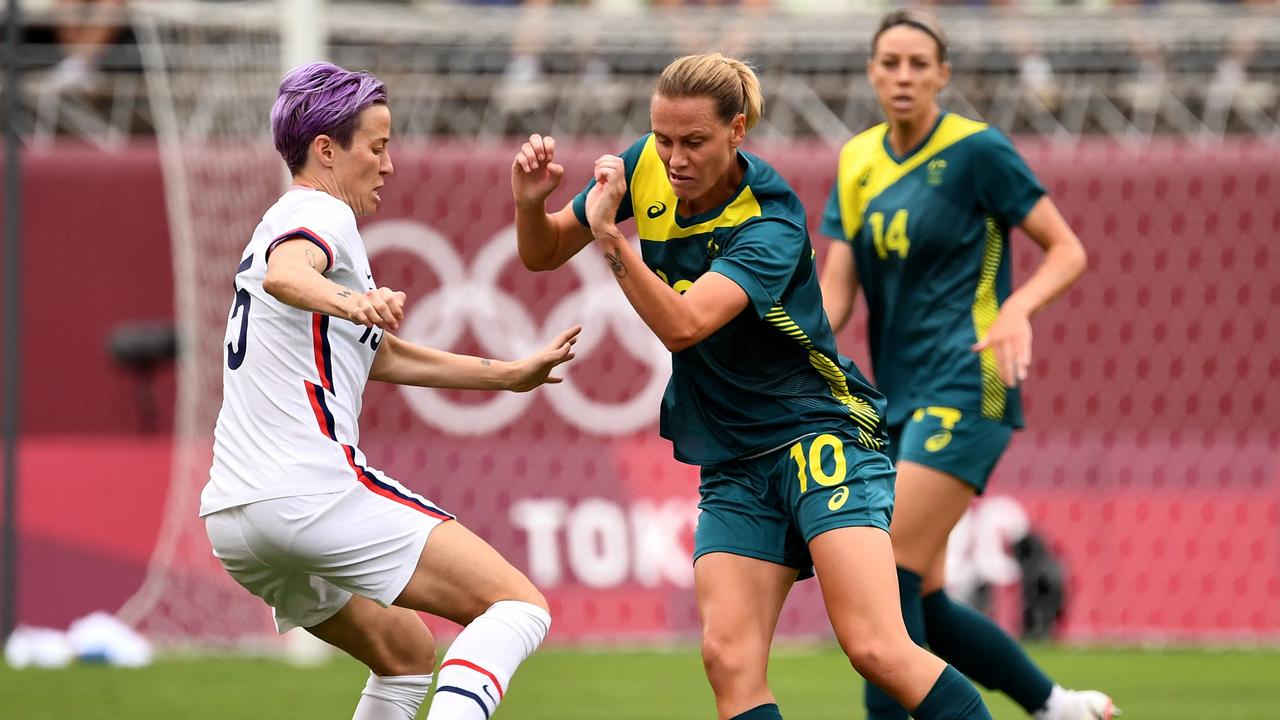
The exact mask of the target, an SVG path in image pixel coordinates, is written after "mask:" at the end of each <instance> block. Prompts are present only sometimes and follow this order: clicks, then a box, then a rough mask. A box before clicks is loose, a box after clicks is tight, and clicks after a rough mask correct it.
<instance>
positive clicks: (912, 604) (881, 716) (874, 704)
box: [864, 567, 925, 720]
mask: <svg viewBox="0 0 1280 720" xmlns="http://www.w3.org/2000/svg"><path fill="white" fill-rule="evenodd" d="M920 585H921V580H920V576H919V575H917V574H915V573H913V572H911V571H910V570H907V569H906V568H901V567H900V568H898V598H899V600H900V601H901V603H902V621H903V622H904V623H905V624H906V626H907V634H908V635H910V636H911V639H912V640H914V641H915V642H916V644H917V645H921V646H923V645H924V643H925V624H924V613H923V611H922V610H921V607H920ZM864 699H865V702H866V705H867V717H868V718H869V720H906V718H907V711H906V709H905V708H903V707H902V706H901V705H899V704H898V701H897V700H894V699H893V698H891V697H889V694H888V693H886V692H885V691H883V690H881V689H880V688H878V687H876V686H875V685H873V684H871V683H867V689H866V694H865V696H864Z"/></svg>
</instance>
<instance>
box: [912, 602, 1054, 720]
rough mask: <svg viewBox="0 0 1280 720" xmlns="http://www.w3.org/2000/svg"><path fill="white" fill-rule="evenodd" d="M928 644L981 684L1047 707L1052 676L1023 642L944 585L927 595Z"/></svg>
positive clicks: (1030, 708)
mask: <svg viewBox="0 0 1280 720" xmlns="http://www.w3.org/2000/svg"><path fill="white" fill-rule="evenodd" d="M921 607H922V608H923V610H924V626H925V632H926V633H927V634H928V637H929V647H930V648H932V649H933V652H934V653H935V654H937V655H938V657H940V658H942V659H943V660H946V661H947V662H949V663H951V664H952V665H954V666H955V668H956V669H957V670H959V671H960V672H962V673H964V674H965V675H968V676H969V677H970V678H972V679H973V680H974V681H976V682H977V683H978V684H980V685H982V686H983V687H986V688H989V689H991V690H998V691H1000V692H1002V693H1004V694H1006V695H1008V696H1009V697H1010V698H1011V699H1012V700H1013V701H1014V702H1016V703H1018V704H1019V705H1021V706H1022V707H1023V708H1024V709H1025V710H1026V711H1027V712H1029V713H1032V712H1035V711H1037V710H1039V709H1040V708H1042V707H1044V705H1045V703H1046V702H1047V701H1048V700H1049V693H1050V692H1052V691H1053V681H1052V680H1050V679H1049V678H1048V676H1046V675H1045V674H1044V672H1043V671H1041V670H1040V668H1039V667H1038V666H1036V664H1035V663H1034V662H1032V660H1031V658H1030V657H1028V656H1027V653H1026V652H1025V651H1024V650H1023V649H1022V646H1021V645H1019V644H1018V643H1017V641H1016V640H1014V639H1013V638H1012V637H1009V634H1008V633H1006V632H1005V631H1004V630H1003V629H1001V627H1000V626H999V625H997V624H995V623H994V622H992V620H991V619H990V618H988V617H987V616H986V615H983V614H982V613H980V612H977V611H976V610H974V609H972V608H970V607H968V606H966V605H962V604H960V603H955V602H952V601H951V598H949V597H947V593H946V592H945V591H943V590H939V591H937V592H933V593H929V595H927V596H926V597H924V598H923V599H922V602H921Z"/></svg>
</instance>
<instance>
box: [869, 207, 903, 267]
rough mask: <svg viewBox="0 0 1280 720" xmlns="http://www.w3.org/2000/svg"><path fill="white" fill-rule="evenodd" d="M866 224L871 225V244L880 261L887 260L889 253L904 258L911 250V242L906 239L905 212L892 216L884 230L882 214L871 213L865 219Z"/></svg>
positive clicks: (898, 212)
mask: <svg viewBox="0 0 1280 720" xmlns="http://www.w3.org/2000/svg"><path fill="white" fill-rule="evenodd" d="M867 222H868V223H869V224H870V225H871V242H872V244H873V245H874V246H875V248H876V255H877V256H879V257H880V259H881V260H888V259H889V253H891V252H892V253H897V254H898V257H900V258H905V257H906V256H907V251H908V250H910V249H911V240H910V239H909V238H908V237H907V211H906V210H905V209H904V210H899V211H897V212H896V213H894V214H893V219H892V220H890V221H889V227H888V229H887V230H886V228H885V226H884V213H882V212H873V213H871V215H869V216H868V217H867Z"/></svg>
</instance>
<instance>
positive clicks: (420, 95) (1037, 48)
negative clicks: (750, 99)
mask: <svg viewBox="0 0 1280 720" xmlns="http://www.w3.org/2000/svg"><path fill="white" fill-rule="evenodd" d="M280 7H281V6H280V5H277V4H275V3H225V2H198V1H195V0H171V1H167V2H136V3H135V4H134V5H133V6H131V11H130V12H131V18H130V20H129V25H128V27H126V28H125V33H124V37H125V38H126V39H129V40H131V39H132V38H133V37H134V36H135V35H136V36H137V37H142V36H143V34H144V33H142V32H136V33H135V30H137V28H138V27H139V26H140V25H143V24H145V25H148V26H150V27H151V28H153V29H154V30H155V33H153V35H152V37H154V38H157V39H158V40H159V41H160V42H161V43H163V45H164V46H163V48H162V52H161V54H160V55H159V56H160V57H163V58H164V62H165V63H166V66H167V67H168V70H169V72H170V74H171V76H173V77H175V78H178V77H183V76H184V75H185V76H186V77H187V78H189V79H190V80H191V85H190V87H188V89H187V92H186V93H182V92H176V93H175V98H176V99H177V101H178V102H186V103H190V104H191V107H190V108H189V110H190V111H191V112H193V113H195V114H196V115H200V114H201V113H203V114H204V120H200V119H199V118H196V119H195V120H193V122H197V123H199V122H204V123H206V124H207V125H209V127H210V131H211V132H213V131H214V128H216V127H217V126H218V124H219V123H220V122H221V120H220V118H223V117H225V116H226V114H227V113H228V112H229V111H230V110H231V109H232V106H242V105H243V104H244V103H246V102H252V103H257V104H265V105H269V104H270V99H271V95H272V93H274V89H275V84H276V82H277V81H278V77H279V74H280V61H279V57H280V48H279V43H280V40H279V36H280V33H279V30H278V28H279V27H280V25H281V23H282V22H284V18H282V17H281V11H280V9H279V8H280ZM877 17H878V15H877V14H875V13H858V12H840V13H832V12H824V13H808V14H795V13H791V14H788V13H784V12H781V11H779V10H767V11H751V12H745V11H741V12H734V11H730V10H725V9H721V10H719V11H710V10H698V9H681V10H678V11H667V12H656V11H649V12H636V13H617V12H604V11H599V10H592V9H591V8H577V7H575V8H552V9H544V10H523V9H520V8H483V9H482V8H476V7H468V6H454V5H446V4H440V3H435V4H427V5H409V6H400V5H388V4H356V3H332V4H330V5H329V7H328V11H327V18H326V19H327V23H326V24H327V27H328V36H329V49H330V52H329V56H330V58H331V59H333V60H334V61H335V62H338V63H339V64H342V65H344V66H347V67H358V68H363V69H368V70H370V71H372V72H375V73H376V74H378V75H379V76H380V77H382V78H383V79H384V80H386V81H387V82H388V84H389V86H390V87H391V89H392V93H393V107H394V109H395V119H396V124H397V126H398V129H399V130H400V131H401V132H403V133H407V134H410V135H449V136H462V137H499V136H508V135H519V134H523V133H525V132H528V131H530V130H533V129H539V130H550V131H553V132H557V133H560V134H563V135H634V134H636V133H638V132H643V131H644V130H647V128H648V98H649V93H650V90H651V88H652V82H653V79H654V77H655V76H656V74H657V72H658V71H660V70H661V69H662V67H663V66H665V65H666V63H667V62H669V61H670V60H671V58H673V57H675V56H676V55H679V54H682V53H685V52H692V51H700V50H705V49H712V48H714V49H721V50H724V51H727V52H730V53H733V54H736V55H739V56H741V57H745V58H748V59H749V60H751V61H752V62H753V63H754V64H755V65H756V66H757V67H758V68H759V70H760V74H761V78H762V82H763V85H764V88H765V92H766V101H767V111H766V115H765V117H764V119H763V120H762V123H761V126H760V129H759V131H758V132H759V133H760V134H761V135H764V136H774V137H778V136H782V137H815V136H816V137H819V138H823V139H826V140H828V141H830V142H833V143H834V142H840V141H842V139H844V138H847V137H848V136H849V135H851V134H852V133H854V132H856V131H858V130H860V129H862V128H865V127H867V126H868V125H870V124H873V123H874V122H878V121H879V118H880V115H879V109H878V107H877V105H876V103H875V98H874V96H873V95H872V93H871V91H870V89H869V88H868V87H867V83H866V80H865V76H864V68H865V65H866V61H867V57H868V50H869V49H868V47H867V45H868V39H869V37H870V35H871V33H872V31H873V29H874V26H875V23H876V21H877ZM48 19H49V18H43V19H42V18H32V19H31V22H32V23H38V22H41V21H47V20H48ZM941 20H942V23H943V25H944V26H945V27H946V28H947V32H948V35H949V45H950V54H951V58H952V63H953V66H954V79H953V82H952V85H951V87H950V88H949V89H948V91H947V93H946V95H945V97H944V103H945V104H946V105H947V106H948V107H950V108H952V109H954V110H956V111H958V112H962V113H964V114H967V115H971V116H974V117H978V118H981V119H984V120H987V121H988V122H991V123H993V124H995V125H997V126H999V127H1001V128H1002V129H1004V130H1006V131H1008V132H1010V133H1016V134H1033V135H1042V136H1050V137H1054V138H1058V139H1061V140H1063V141H1066V142H1069V141H1070V140H1071V139H1072V138H1075V137H1078V136H1081V135H1091V134H1102V135H1107V136H1112V137H1116V138H1122V139H1126V140H1132V141H1138V142H1141V141H1144V140H1146V139H1149V138H1151V137H1152V136H1156V135H1178V136H1184V137H1191V138H1200V139H1207V140H1213V139H1216V138H1221V137H1223V136H1226V135H1233V134H1247V135H1254V136H1260V137H1264V138H1270V139H1275V140H1276V141H1277V142H1280V7H1277V6H1276V5H1266V6H1252V5H1250V6H1224V5H1217V4H1211V5H1200V4H1192V5H1186V4H1183V5H1170V6H1156V7H1146V6H1144V7H1141V8H1126V9H1124V10H1119V9H1113V10H1108V11H1106V12H1088V11H1083V10H1079V9H1074V10H1066V9H1060V10H1057V11H1043V12H1038V13H1030V12H1009V11H1005V10H999V9H973V8H965V9H963V10H959V9H954V10H950V11H946V10H944V11H942V13H941ZM620 28H624V29H625V32H620V31H619V29H620ZM21 57H22V58H23V59H24V64H25V65H26V70H27V74H26V80H25V82H24V85H23V102H22V108H23V110H22V112H23V118H22V123H21V127H22V129H23V134H24V137H25V138H26V141H27V142H28V143H30V144H32V145H35V146H40V145H47V144H49V143H51V142H53V141H54V140H55V139H57V138H59V137H62V136H67V135H72V136H77V137H80V138H84V139H86V140H88V141H90V142H93V143H96V144H97V145H99V146H101V147H103V148H107V149H110V148H115V147H120V146H122V144H123V143H124V142H125V141H127V140H128V139H129V138H130V137H131V136H136V135H147V134H150V133H151V132H153V121H152V117H151V113H150V108H149V105H148V102H147V94H146V89H145V88H146V86H145V84H144V82H143V80H142V62H141V59H140V54H139V53H138V48H137V47H136V45H134V44H133V43H132V42H126V43H123V44H118V45H112V46H111V47H109V48H108V49H107V52H105V53H103V55H102V56H101V59H100V62H99V67H98V68H97V69H96V70H95V71H94V72H93V73H92V76H91V78H90V79H89V80H88V81H86V82H84V83H82V84H78V85H74V86H68V85H65V84H59V83H58V82H57V77H56V70H55V68H56V67H57V66H56V62H57V61H58V59H59V57H60V54H59V49H58V48H57V47H55V46H51V45H47V44H46V45H38V44H32V45H28V46H26V47H25V48H24V50H23V52H22V54H21ZM255 76H260V77H257V78H256V81H250V80H248V79H249V78H254V77H255ZM259 96H261V97H259Z"/></svg>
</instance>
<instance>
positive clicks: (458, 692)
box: [436, 685, 489, 720]
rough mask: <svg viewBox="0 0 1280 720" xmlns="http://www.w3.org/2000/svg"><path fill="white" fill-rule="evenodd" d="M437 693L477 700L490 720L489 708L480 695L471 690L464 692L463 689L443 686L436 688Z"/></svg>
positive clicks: (486, 717)
mask: <svg viewBox="0 0 1280 720" xmlns="http://www.w3.org/2000/svg"><path fill="white" fill-rule="evenodd" d="M436 692H437V693H442V692H447V693H453V694H454V695H461V696H463V697H469V698H471V699H472V700H475V701H476V704H477V705H479V706H480V709H481V710H482V711H484V716H485V719H486V720H488V717H489V706H488V705H485V704H484V701H483V700H481V699H480V696H479V695H477V694H475V693H473V692H471V691H470V690H463V689H462V688H460V687H456V686H453V685H441V686H440V687H438V688H436Z"/></svg>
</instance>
